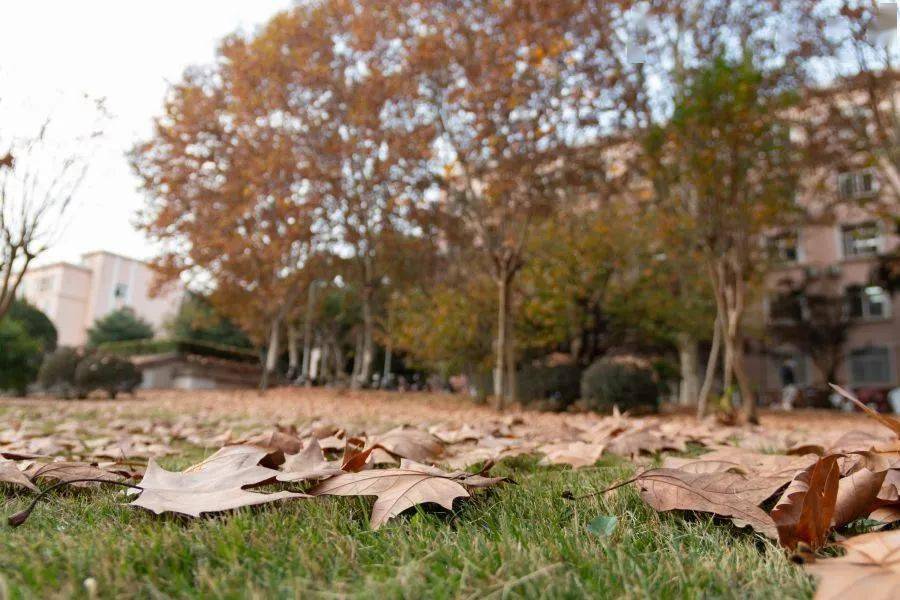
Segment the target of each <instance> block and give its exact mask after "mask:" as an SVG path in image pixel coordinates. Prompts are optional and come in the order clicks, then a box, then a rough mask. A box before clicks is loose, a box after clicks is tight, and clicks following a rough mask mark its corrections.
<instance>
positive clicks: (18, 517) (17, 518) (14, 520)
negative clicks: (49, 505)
mask: <svg viewBox="0 0 900 600" xmlns="http://www.w3.org/2000/svg"><path fill="white" fill-rule="evenodd" d="M86 482H96V483H110V484H112V485H119V486H122V487H126V488H130V489H135V490H141V491H143V490H144V488H142V487H141V486H139V485H134V484H131V483H123V482H121V481H109V480H107V479H96V478H93V477H86V478H84V479H72V480H70V481H60V482H59V483H56V484H54V485H51V486H50V487H48V488H47V489H46V490H44V491H42V492H41V493H40V494H38V495H37V496H35V498H34V500H32V501H31V504H29V505H28V508H26V509H25V510H22V511H19V512H17V513H16V514H14V515H10V516H9V518H8V519H7V520H6V522H7V523H9V526H10V527H18V526H19V525H21V524H22V523H24V522H25V521H26V520H27V519H28V517H29V516H31V513H32V512H33V511H34V508H35V507H36V506H37V503H38V502H40V501H41V500H42V499H43V498H44V496H46V495H47V494H49V493H50V492H52V491H53V490H55V489H57V488H61V487H65V486H67V485H71V484H73V483H86Z"/></svg>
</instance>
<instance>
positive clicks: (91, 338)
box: [88, 308, 153, 347]
mask: <svg viewBox="0 0 900 600" xmlns="http://www.w3.org/2000/svg"><path fill="white" fill-rule="evenodd" d="M152 337H153V328H152V327H151V326H150V324H149V323H147V322H146V321H144V320H143V319H141V318H140V317H138V316H137V315H136V314H134V311H133V310H131V309H130V308H121V309H119V310H115V311H113V312H111V313H109V314H108V315H106V316H105V317H103V318H102V319H97V320H96V321H94V326H93V327H91V328H90V329H89V330H88V346H91V347H96V346H99V345H100V344H105V343H107V342H124V341H128V340H146V339H150V338H152Z"/></svg>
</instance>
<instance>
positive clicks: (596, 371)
mask: <svg viewBox="0 0 900 600" xmlns="http://www.w3.org/2000/svg"><path fill="white" fill-rule="evenodd" d="M581 400H582V402H583V404H584V406H585V408H588V409H590V410H596V411H602V412H606V411H609V410H612V407H613V406H618V407H619V409H620V410H632V411H638V412H643V411H656V410H657V408H658V407H659V388H658V386H657V385H656V381H655V380H654V378H653V370H652V369H649V368H646V367H641V366H638V365H635V364H629V363H622V362H614V361H611V360H608V359H601V360H598V361H597V362H595V363H594V364H592V365H591V366H590V367H588V368H587V370H586V371H585V372H584V374H583V375H582V377H581Z"/></svg>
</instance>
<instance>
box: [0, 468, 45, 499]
mask: <svg viewBox="0 0 900 600" xmlns="http://www.w3.org/2000/svg"><path fill="white" fill-rule="evenodd" d="M0 483H8V484H10V485H15V486H19V487H24V488H28V489H29V490H31V491H33V492H36V491H38V489H37V486H35V485H34V484H33V483H31V480H30V479H28V476H26V475H25V473H23V472H22V470H21V469H19V465H17V464H16V463H14V462H13V461H11V460H0Z"/></svg>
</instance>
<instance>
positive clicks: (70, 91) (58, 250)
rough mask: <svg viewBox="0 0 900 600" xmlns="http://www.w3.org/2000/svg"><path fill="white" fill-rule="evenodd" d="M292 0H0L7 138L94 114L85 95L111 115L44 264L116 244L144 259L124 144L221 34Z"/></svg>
mask: <svg viewBox="0 0 900 600" xmlns="http://www.w3.org/2000/svg"><path fill="white" fill-rule="evenodd" d="M292 4H293V2H292V0H127V1H126V0H77V1H76V0H0V145H2V144H3V141H4V137H3V134H4V133H7V134H9V132H10V131H13V132H17V133H18V135H27V133H28V132H30V131H34V130H36V128H37V127H39V125H40V123H41V122H43V121H44V120H45V119H46V118H47V117H48V116H50V117H51V119H52V122H53V124H54V126H55V127H56V130H55V131H56V135H57V136H58V137H60V138H62V137H67V136H68V138H70V139H76V138H78V136H80V135H83V134H85V133H86V132H88V131H89V130H90V129H91V127H92V126H93V124H94V123H95V116H96V111H94V110H93V109H91V110H88V108H87V107H88V106H90V107H93V104H92V103H91V102H88V101H86V100H85V98H86V96H85V95H87V98H105V107H106V109H107V111H108V112H109V114H110V116H109V118H108V119H107V120H106V121H105V123H104V125H103V132H104V134H103V136H102V137H101V138H99V140H98V141H97V142H96V144H95V147H94V146H92V147H91V159H90V165H89V168H88V172H87V176H86V178H85V180H84V182H83V184H82V185H81V187H80V188H79V192H78V198H77V203H78V204H77V206H76V210H75V211H73V212H72V213H71V215H70V216H69V217H68V218H67V219H66V221H65V224H64V229H63V230H62V232H61V233H60V234H59V237H58V239H57V241H56V243H55V244H54V245H53V247H52V248H51V249H50V250H49V251H48V252H47V253H46V254H45V255H44V256H43V257H42V258H41V259H40V261H39V262H40V263H48V262H55V261H59V260H66V261H70V262H77V261H78V260H79V257H80V255H81V254H82V253H85V252H89V251H92V250H109V251H112V252H117V253H120V254H124V255H127V256H133V257H135V258H149V257H151V256H153V254H154V253H155V250H154V247H153V245H152V244H151V243H150V242H149V241H148V240H147V239H146V238H145V237H144V235H143V234H142V233H141V232H140V231H138V230H137V229H136V228H135V227H134V224H133V223H134V218H135V214H136V211H138V210H139V209H140V208H141V206H142V204H143V201H144V198H143V196H142V193H141V192H140V191H139V190H138V180H137V178H136V177H135V176H134V175H133V174H132V172H131V168H130V167H129V165H128V162H127V159H126V157H125V152H127V151H128V149H130V148H131V146H132V145H133V144H134V143H135V142H136V141H138V140H141V139H145V138H146V137H147V136H148V135H149V134H150V133H151V127H152V119H153V117H155V116H157V115H159V114H160V113H161V111H162V103H163V99H164V97H165V94H166V90H167V88H168V86H169V83H170V82H176V81H178V79H179V78H180V77H181V74H182V72H183V71H184V69H185V68H186V67H188V66H190V65H194V64H204V63H209V62H211V61H212V60H213V58H214V55H215V49H216V47H217V45H218V42H219V40H220V39H221V38H222V37H223V36H225V35H227V34H229V33H232V32H234V31H235V30H242V31H246V32H252V31H254V30H255V29H256V28H257V27H258V26H259V25H260V24H262V23H264V22H265V21H267V20H268V19H269V18H270V17H271V16H273V15H274V14H276V13H277V12H279V11H281V10H284V9H286V8H289V7H290V6H291V5H292Z"/></svg>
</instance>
